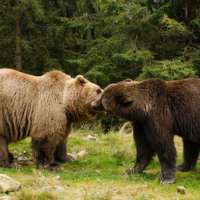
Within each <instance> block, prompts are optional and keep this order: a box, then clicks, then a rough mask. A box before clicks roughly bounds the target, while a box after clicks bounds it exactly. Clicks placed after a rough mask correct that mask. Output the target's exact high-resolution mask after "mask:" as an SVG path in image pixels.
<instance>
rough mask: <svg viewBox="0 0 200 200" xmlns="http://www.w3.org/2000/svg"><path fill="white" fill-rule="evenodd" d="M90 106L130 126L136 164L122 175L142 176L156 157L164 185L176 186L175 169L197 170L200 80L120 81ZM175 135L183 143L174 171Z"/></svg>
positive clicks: (199, 147)
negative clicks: (130, 123)
mask: <svg viewBox="0 0 200 200" xmlns="http://www.w3.org/2000/svg"><path fill="white" fill-rule="evenodd" d="M92 106H93V108H94V109H96V110H97V111H102V110H105V111H107V112H108V113H109V114H111V115H115V116H118V117H120V118H124V119H127V120H129V121H132V122H133V127H134V140H135V143H136V148H137V161H136V164H135V167H134V168H132V169H128V170H126V171H125V173H127V174H135V173H138V172H141V171H142V170H144V169H145V168H146V167H147V166H148V165H149V163H150V161H151V160H152V158H153V157H154V156H155V153H156V154H157V155H158V158H159V161H160V163H161V168H162V172H161V179H160V182H161V183H163V184H170V183H173V182H175V170H176V168H177V169H178V170H180V171H188V170H191V169H194V168H195V167H196V163H197V158H198V155H199V151H200V80H198V79H185V80H178V81H164V80H161V79H158V78H155V79H149V80H146V81H142V82H130V80H129V81H122V82H119V83H117V84H111V85H109V86H108V87H106V88H105V90H104V92H103V93H102V96H101V98H100V99H99V100H96V101H95V102H93V103H92ZM174 135H179V136H180V137H182V138H183V143H184V162H183V163H182V164H179V165H177V166H176V167H175V163H176V149H175V146H174V140H173V139H174Z"/></svg>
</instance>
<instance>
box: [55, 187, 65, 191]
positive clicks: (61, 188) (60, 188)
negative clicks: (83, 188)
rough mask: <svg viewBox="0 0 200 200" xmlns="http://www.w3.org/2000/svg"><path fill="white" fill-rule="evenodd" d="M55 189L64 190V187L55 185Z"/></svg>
mask: <svg viewBox="0 0 200 200" xmlns="http://www.w3.org/2000/svg"><path fill="white" fill-rule="evenodd" d="M56 190H57V191H62V190H65V188H63V187H61V186H57V187H56Z"/></svg>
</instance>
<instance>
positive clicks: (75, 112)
mask: <svg viewBox="0 0 200 200" xmlns="http://www.w3.org/2000/svg"><path fill="white" fill-rule="evenodd" d="M101 92H102V90H101V88H100V87H99V86H97V85H95V84H93V83H91V82H89V81H87V80H86V79H85V78H84V77H83V76H81V75H78V76H77V77H76V78H75V79H73V78H71V77H70V76H68V75H66V74H64V73H62V72H60V71H52V72H48V73H46V74H44V75H43V76H41V77H36V76H31V75H27V74H24V73H20V72H17V71H15V70H11V69H0V102H1V103H0V167H12V166H14V162H13V159H14V156H13V154H12V153H10V152H9V150H8V145H9V143H12V142H17V141H20V140H22V139H24V138H26V137H28V136H30V137H31V138H32V148H33V150H34V152H35V156H36V161H37V164H38V165H39V164H41V165H42V166H44V168H46V169H48V170H50V171H53V170H59V169H60V168H61V166H60V165H58V164H56V163H55V161H54V159H55V160H56V161H59V162H67V161H71V160H73V159H74V158H73V157H72V156H70V155H67V152H66V142H67V138H68V136H69V134H70V132H71V129H72V123H73V122H74V123H82V122H84V121H86V120H90V119H93V118H94V117H96V112H95V111H94V110H93V109H92V107H91V102H92V101H94V100H95V99H97V98H99V97H100V95H101Z"/></svg>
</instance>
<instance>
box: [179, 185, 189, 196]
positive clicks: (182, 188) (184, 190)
mask: <svg viewBox="0 0 200 200" xmlns="http://www.w3.org/2000/svg"><path fill="white" fill-rule="evenodd" d="M177 190H178V192H179V193H181V194H187V192H186V189H185V187H183V186H178V187H177Z"/></svg>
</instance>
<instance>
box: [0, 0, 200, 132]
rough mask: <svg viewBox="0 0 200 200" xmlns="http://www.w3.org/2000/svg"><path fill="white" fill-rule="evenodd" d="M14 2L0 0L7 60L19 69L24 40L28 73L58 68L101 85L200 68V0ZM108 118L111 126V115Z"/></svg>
mask: <svg viewBox="0 0 200 200" xmlns="http://www.w3.org/2000/svg"><path fill="white" fill-rule="evenodd" d="M14 1H15V0H12V1H9V0H2V1H0V67H7V68H15V66H16V63H15V62H16V44H18V45H20V46H21V48H22V53H21V54H22V69H23V71H24V72H26V73H30V74H34V75H41V74H43V73H45V72H47V71H49V70H52V69H58V70H62V71H64V72H65V73H67V74H70V75H71V76H72V77H75V76H76V75H78V74H82V75H83V76H85V77H86V78H87V79H89V80H90V81H92V82H94V83H96V84H98V85H100V86H101V87H102V88H105V87H106V86H107V85H108V84H111V83H116V82H119V81H122V80H124V79H126V78H131V79H137V80H143V79H146V78H150V77H161V78H164V79H165V80H175V79H182V78H186V77H194V76H197V77H198V76H199V75H200V67H199V66H200V62H199V49H200V45H199V44H200V23H199V22H200V17H199V16H200V15H199V9H198V8H199V7H200V2H199V1H198V2H196V1H193V0H187V1H185V0H184V1H183V0H179V1H171V0H165V1H163V0H157V1H152V0H135V1H130V0H101V1H100V0H87V1H82V0H76V1H73V0H55V1H48V0H47V1H46V0H45V1H44V0H21V1H20V4H19V6H18V7H16V6H14ZM186 11H187V12H186ZM187 13H188V15H187ZM16 20H19V25H20V31H21V34H20V39H17V40H16V35H15V23H16ZM102 123H103V124H105V126H106V129H107V130H108V129H109V128H108V127H109V126H108V124H109V123H111V121H110V119H109V118H106V117H104V118H102ZM115 123H118V121H117V120H115Z"/></svg>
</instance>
